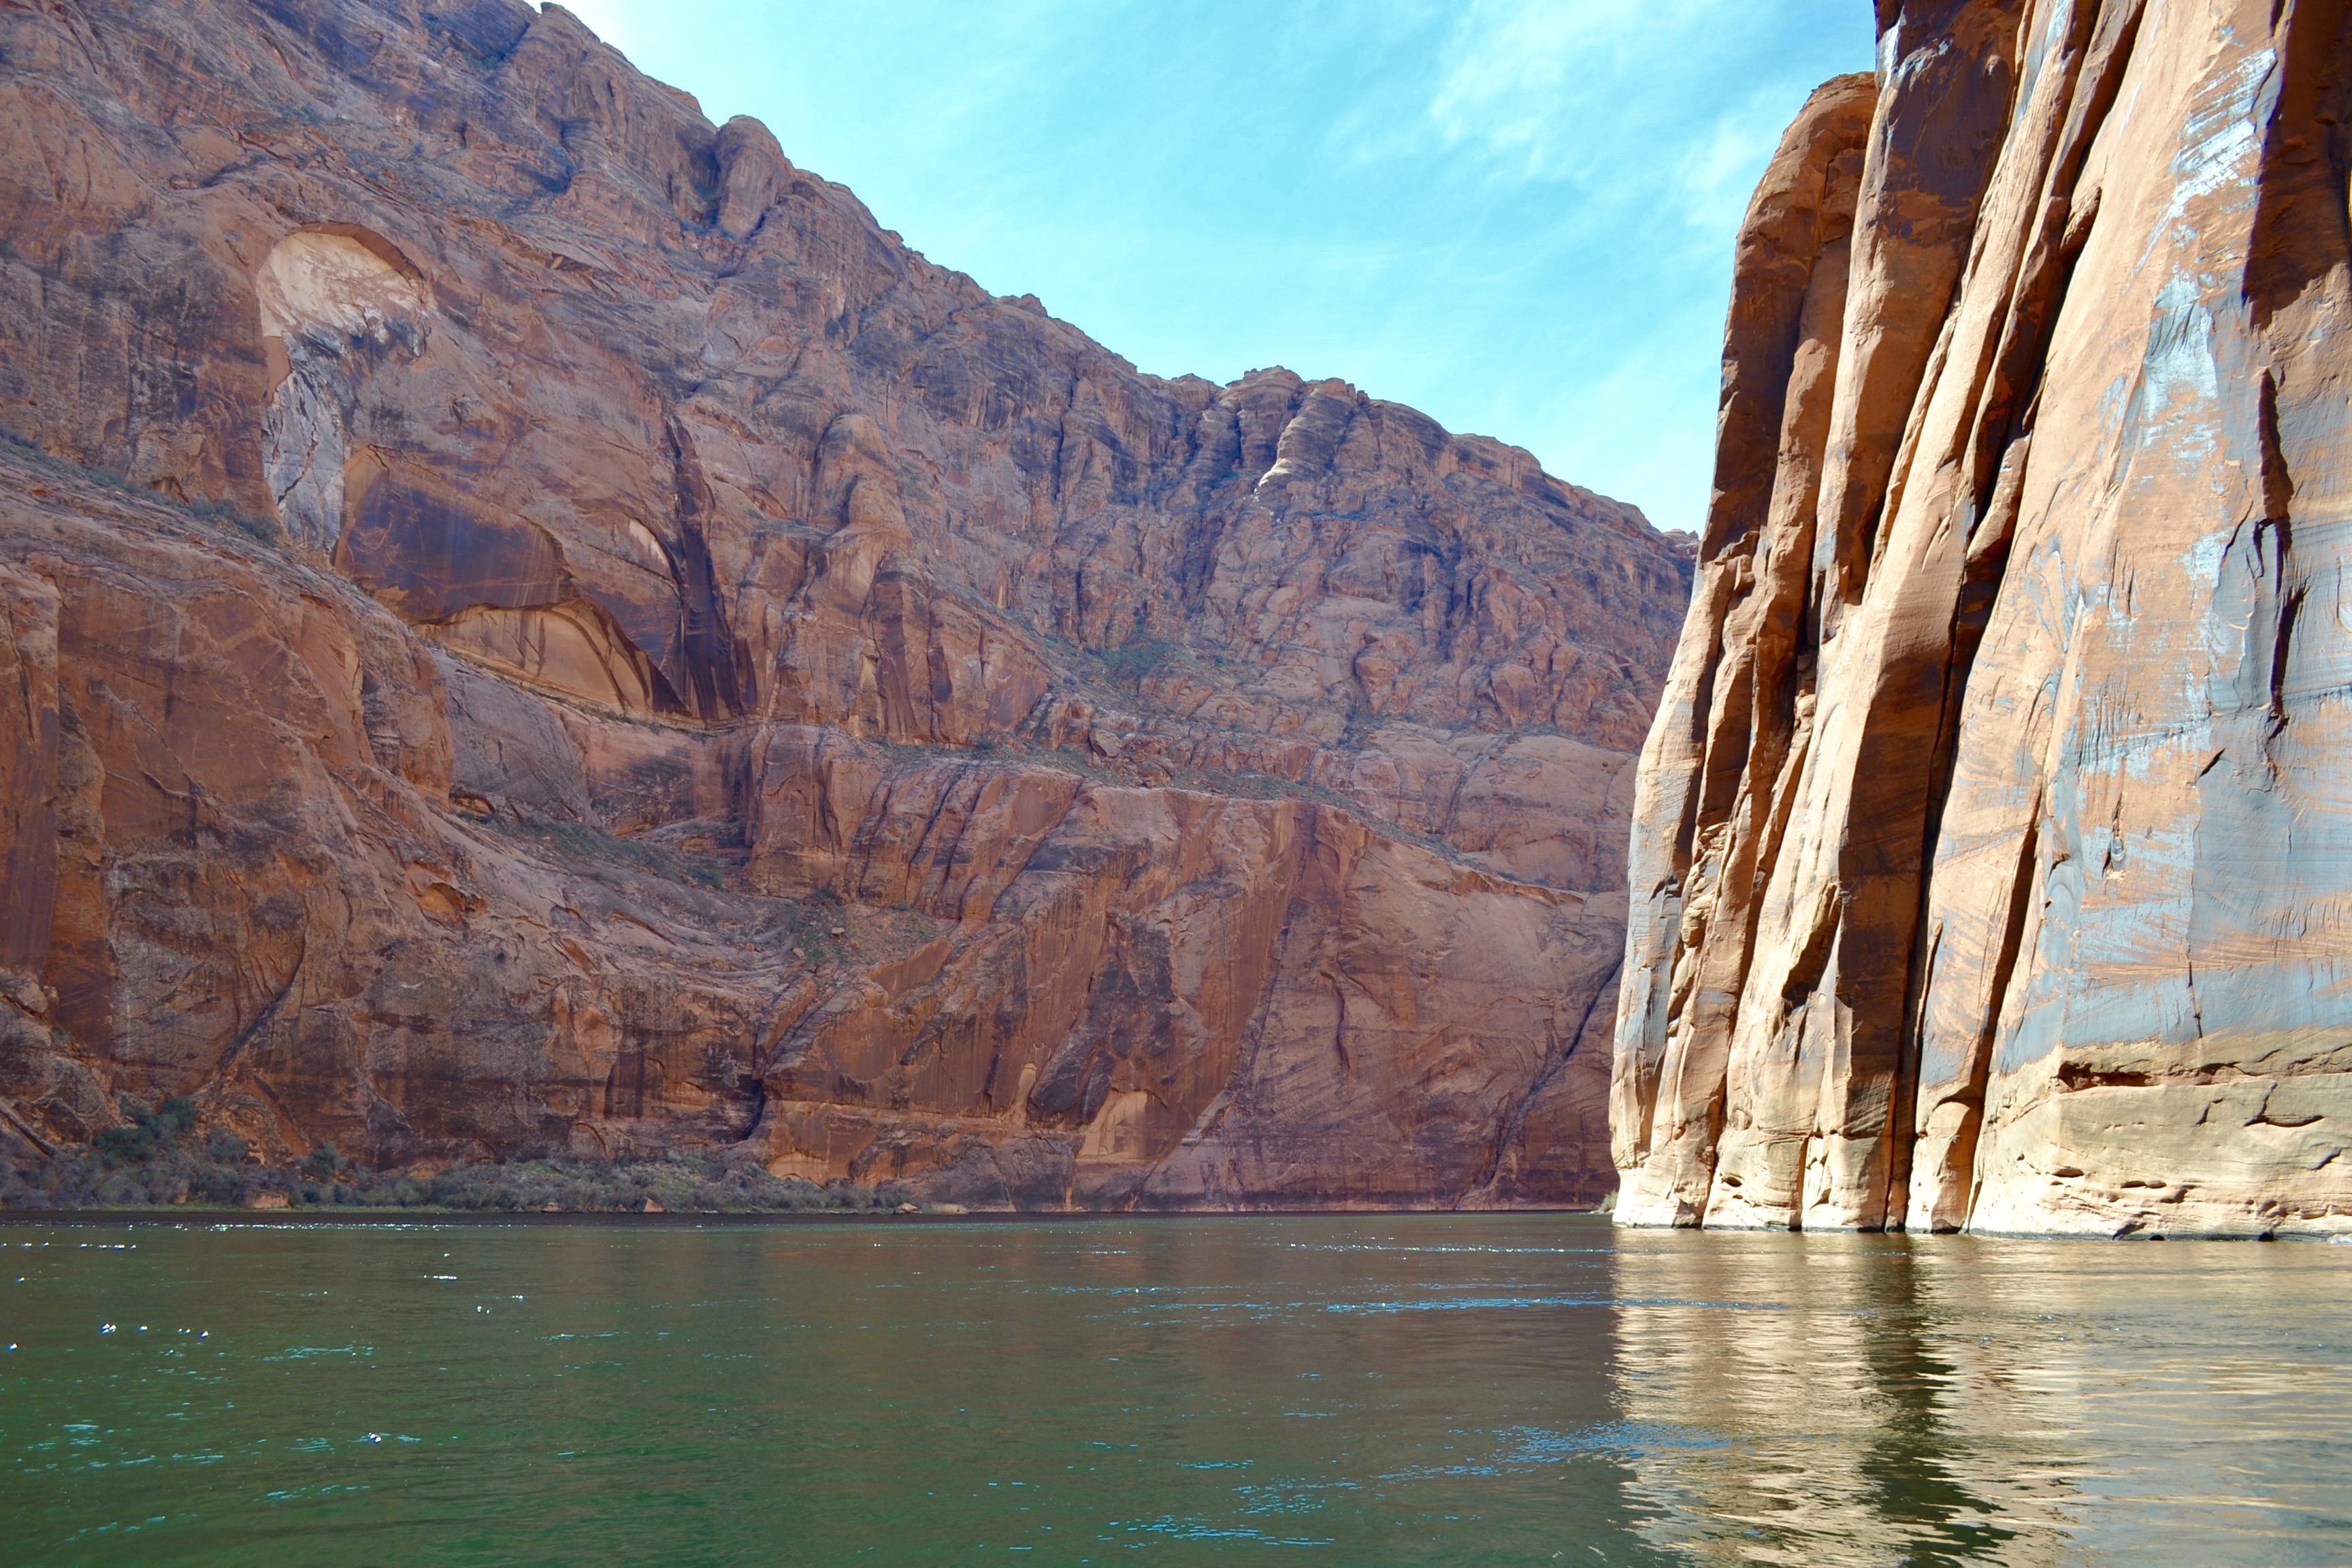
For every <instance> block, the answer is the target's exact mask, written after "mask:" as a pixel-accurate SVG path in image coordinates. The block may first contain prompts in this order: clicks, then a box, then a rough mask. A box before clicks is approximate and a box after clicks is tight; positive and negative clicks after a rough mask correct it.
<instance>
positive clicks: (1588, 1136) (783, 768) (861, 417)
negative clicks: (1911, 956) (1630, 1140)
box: [0, 0, 1689, 1206]
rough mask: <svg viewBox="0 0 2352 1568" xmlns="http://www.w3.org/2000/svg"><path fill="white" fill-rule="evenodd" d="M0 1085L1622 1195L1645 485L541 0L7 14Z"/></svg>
mask: <svg viewBox="0 0 2352 1568" xmlns="http://www.w3.org/2000/svg"><path fill="white" fill-rule="evenodd" d="M0 424H5V426H6V427H7V430H8V432H9V433H10V434H11V435H12V436H13V437H16V439H17V442H18V443H19V444H18V445H15V446H12V447H7V448H5V450H0V468H5V475H0V517H5V526H0V620H5V622H6V623H7V625H8V628H9V630H10V636H9V637H8V638H7V639H6V643H5V647H0V658H5V660H6V662H5V666H0V706H4V707H5V734H6V736H7V737H8V743H7V744H6V745H5V746H0V856H5V877H6V887H5V900H0V903H5V919H0V971H5V985H0V992H4V993H5V1001H0V1079H5V1081H0V1112H5V1117H0V1121H5V1126H0V1139H5V1138H11V1137H13V1138H17V1139H24V1140H29V1141H37V1142H47V1143H50V1144H70V1143H71V1142H75V1141H77V1140H79V1139H80V1138H83V1137H86V1136H88V1135H89V1133H90V1132H91V1131H94V1130H95V1129H97V1128H99V1127H101V1126H104V1125H107V1124H109V1123H110V1122H111V1121H113V1120H114V1119H116V1118H117V1117H118V1116H119V1115H120V1114H121V1098H122V1097H126V1096H136V1097H139V1098H142V1099H149V1100H152V1099H153V1098H155V1097H157V1096H161V1095H165V1094H188V1095H192V1096H194V1099H195V1100H196V1102H197V1104H198V1105H199V1107H200V1108H201V1109H202V1110H203V1112H204V1114H205V1117H206V1118H207V1119H208V1120H209V1121H213V1122H215V1123H217V1124H220V1125H223V1126H226V1127H228V1128H231V1129H233V1130H235V1131H238V1132H240V1133H242V1134H243V1135H245V1136H247V1137H248V1138H251V1139H254V1140H256V1141H257V1142H259V1143H260V1144H261V1145H262V1146H263V1147H265V1148H267V1149H268V1150H271V1151H273V1152H276V1153H278V1154H281V1155H282V1154H290V1153H299V1152H304V1151H306V1150H308V1149H310V1147H312V1146H313V1145H314V1144H316V1143H318V1142H322V1141H325V1140H327V1139H332V1140H333V1141H334V1142H336V1144H337V1145H338V1146H339V1148H340V1149H341V1150H342V1151H343V1152H346V1153H349V1154H354V1155H357V1156H359V1157H361V1158H363V1159H366V1160H369V1161H372V1162H373V1163H378V1164H402V1163H413V1162H427V1161H442V1160H450V1159H458V1158H467V1157H475V1156H479V1155H483V1154H506V1155H511V1154H517V1153H528V1152H542V1151H549V1150H557V1151H570V1152H580V1153H592V1154H593V1153H611V1154H621V1153H643V1152H649V1151H654V1150H658V1149H661V1148H665V1147H670V1146H676V1145H678V1144H690V1145H696V1146H703V1147H719V1146H723V1147H726V1148H729V1149H732V1150H736V1151H739V1152H740V1153H741V1154H742V1155H743V1157H746V1158H752V1159H756V1160H758V1161H759V1162H761V1163H763V1164H766V1165H767V1166H769V1167H770V1168H772V1169H773V1170H775V1171H777V1172H779V1173H801V1174H805V1175H810V1176H814V1177H818V1178H824V1177H831V1176H838V1175H850V1176H855V1177H858V1178H862V1179H879V1178H883V1177H892V1176H903V1177H908V1178H912V1179H915V1180H917V1181H919V1183H921V1184H924V1185H926V1187H927V1188H928V1190H929V1192H930V1193H931V1194H933V1195H935V1196H938V1197H941V1198H956V1199H960V1200H962V1201H965V1202H971V1203H983V1204H1006V1203H1017V1204H1022V1205H1051V1206H1058V1205H1065V1204H1074V1205H1106V1204H1126V1203H1141V1204H1157V1205H1235V1204H1261V1203H1264V1204H1343V1205H1344V1204H1416V1205H1429V1204H1456V1203H1469V1204H1480V1203H1493V1204H1502V1203H1517V1202H1574V1201H1580V1200H1591V1199H1597V1198H1598V1197H1599V1196H1600V1195H1601V1194H1602V1193H1604V1192H1606V1191H1607V1190H1608V1188H1609V1186H1610V1184H1612V1180H1613V1173H1612V1170H1611V1168H1610V1164H1609V1161H1608V1159H1607V1155H1606V1149H1605V1136H1606V1135H1605V1097H1606V1075H1607V1066H1606V1063H1607V1059H1608V1058H1607V1045H1606V1042H1607V1039H1608V1032H1609V1026H1610V1019H1611V1016H1612V1015H1611V1003H1612V999H1613V990H1614V984H1615V973H1616V969H1617V965H1618V963H1619V955H1620V952H1621V951H1622V949H1621V942H1622V921H1623V917H1624V895H1623V888H1624V869H1623V852H1622V824H1623V822H1624V820H1625V817H1626V815H1627V813H1628V811H1629V810H1630V805H1631V800H1632V795H1633V750H1634V748H1635V747H1636V746H1637V745H1638V744H1639V742H1640V739H1641V736H1642V735H1643V732H1644V731H1645V730H1646V727H1647V725H1648V723H1649V720H1650V716H1651V711H1652V704H1653V701H1654V696H1655V692H1656V690H1657V683H1658V681H1659V679H1661V678H1662V676H1663V673H1664V668H1665V665H1666V662H1667V659H1668V657H1669V654H1670V651H1671V647H1672V642H1673V636H1674V626H1675V622H1676V620H1677V618H1678V617H1679V616H1680V613H1681V607H1682V605H1683V603H1684V598H1685V593H1686V588H1687V581H1688V571H1689V568H1688V566H1687V563H1686V553H1685V552H1683V551H1682V550H1680V549H1678V548H1677V546H1676V545H1675V543H1674V542H1671V541H1669V540H1667V539H1664V538H1663V537H1661V536H1660V535H1658V534H1657V533H1656V532H1654V531H1653V530H1651V529H1650V528H1649V527H1648V525H1647V524H1646V523H1644V522H1643V521H1642V520H1641V518H1640V517H1639V516H1638V515H1637V514H1635V513H1634V512H1633V511H1632V510H1630V509H1627V508H1624V507H1622V506H1619V505H1617V504H1616V503H1614V502H1612V501H1609V500H1604V499H1602V498H1601V497H1598V496H1595V495H1592V494H1590V493H1589V492H1586V491H1583V490H1580V489H1575V488H1574V487H1572V486H1569V485H1565V484H1562V483H1560V482H1559V481H1557V480H1555V479H1551V478H1549V477H1548V476H1547V475H1545V474H1544V473H1543V472H1541V470H1540V469H1539V468H1538V467H1537V465H1536V464H1535V463H1534V461H1533V460H1532V459H1531V458H1528V456H1527V454H1525V453H1523V452H1520V451H1517V450H1515V449H1512V448H1509V447H1503V446H1501V445H1498V444H1496V443H1495V442H1492V441H1487V440H1483V439H1479V438H1475V437H1454V436H1451V435H1448V434H1447V433H1446V432H1444V430H1442V429H1440V428H1438V427H1437V426H1435V425H1434V424H1433V423H1432V422H1431V421H1430V420H1428V419H1426V418H1424V417H1423V416H1420V415H1417V414H1415V413H1413V412H1412V410H1410V409H1406V408H1402V407H1399V406H1397V405H1392V404H1385V403H1381V402H1378V401H1375V400H1373V399H1370V398H1368V397H1366V396H1364V395H1361V394H1360V393H1358V392H1357V391H1355V390H1354V389H1353V388H1351V387H1349V386H1347V385H1344V384H1340V383H1337V382H1313V383H1310V382H1304V381H1302V380H1301V379H1300V378H1298V377H1297V376H1295V375H1292V374H1289V373H1288V372H1286V371H1279V370H1273V371H1265V372H1260V373H1256V374H1252V375H1250V376H1249V377H1247V378H1245V379H1244V380H1243V381H1241V382H1238V383H1236V384H1233V385H1231V386H1224V387H1219V386H1214V385H1212V384H1208V383H1206V382H1202V381H1200V380H1197V379H1190V378H1188V379H1184V380H1179V381H1174V382H1168V381H1161V380H1158V379H1156V378H1153V377H1150V376H1146V375H1142V374H1138V373H1137V372H1136V371H1135V369H1134V368H1133V367H1132V366H1130V365H1129V364H1128V363H1125V362H1124V361H1122V360H1120V359H1118V358H1117V357H1116V356H1114V355H1112V354H1110V353H1107V352H1106V351H1104V350H1103V349H1102V348H1100V347H1098V346H1097V345H1096V344H1095V343H1093V342H1089V341H1088V340H1087V338H1086V337H1084V336H1083V335H1082V334H1080V333H1079V332H1077V331H1075V330H1073V329H1072V328H1070V327H1068V326H1066V325H1065V324H1063V323H1061V322H1058V321H1055V320H1053V319H1052V318H1051V317H1049V316H1048V315H1047V314H1046V313H1045V310H1043V308H1042V307H1040V306H1039V305H1038V304H1037V302H1036V301H1035V300H1028V299H1025V298H1024V299H1019V300H1004V299H998V298H995V297H993V296H991V295H990V294H988V293H987V292H985V291H984V290H982V289H980V288H978V287H977V286H976V285H974V284H973V283H972V282H971V279H966V278H963V277H961V276H960V275H957V274H954V273H951V272H948V271H945V270H942V269H940V268H937V267H934V266H932V265H930V264H929V263H928V262H927V261H925V260H924V259H923V258H920V257H919V256H917V255H914V254H913V253H911V252H909V251H908V250H907V249H906V248H905V247H903V246H902V245H901V244H899V242H898V238H897V237H896V236H894V235H891V234H888V233H886V232H883V231H881V230H879V229H877V227H876V226H875V225H874V223H873V221H872V219H871V218H870V217H869V216H868V215H867V214H866V212H865V210H864V209H863V208H862V207H861V206H860V205H858V204H857V202H856V200H855V198H853V197H852V196H851V195H849V193H848V192H846V191H845V190H843V189H841V188H840V187H838V186H835V185H830V184H825V183H824V181H822V180H820V179H817V178H815V177H814V176H813V175H810V174H806V173H804V172H803V171H800V170H798V169H795V168H794V167H793V165H792V164H791V163H789V162H788V161H787V160H786V159H785V157H784V156H783V154H782V152H781V150H780V149H779V148H778V147H777V146H776V144H775V142H774V141H773V139H772V137H770V136H769V135H768V133H767V132H765V131H764V130H763V129H762V128H761V127H760V126H759V125H758V124H756V123H754V122H751V121H733V122H731V123H730V124H728V125H726V126H723V127H718V128H714V127H712V126H711V125H710V124H709V122H708V121H705V120H704V119H703V118H702V117H701V115H700V114H699V113H698V110H696V108H695V106H694V105H693V103H692V102H691V100H687V99H686V98H685V97H684V96H683V95H681V94H678V93H677V92H674V91H672V90H670V89H667V88H664V87H662V86H660V85H659V84H657V83H655V82H652V81H649V80H647V79H645V78H643V77H641V76H639V75H637V74H636V73H635V72H634V71H633V70H631V69H630V68H628V66H627V65H626V63H625V61H623V60H622V59H621V58H619V57H618V56H617V55H615V54H614V53H613V52H611V51H610V50H608V49H606V48H605V47H603V46H601V45H600V44H598V43H597V42H596V41H595V40H594V39H593V37H591V36H590V35H589V34H588V33H587V32H586V31H585V30H584V29H583V27H582V26H580V25H579V24H578V23H577V22H576V21H574V20H573V19H572V17H571V16H568V15H567V14H566V13H564V12H563V11H562V10H561V9H560V8H558V7H555V6H550V7H548V8H546V9H545V11H544V12H541V11H537V10H534V9H531V8H530V7H528V6H524V5H520V4H516V3H513V0H425V3H424V4H421V5H420V4H419V3H418V0H194V3H188V0H177V3H173V4H168V5H166V4H163V3H161V0H155V3H146V0H138V3H128V4H114V5H104V6H94V7H93V6H82V5H70V4H59V5H51V4H43V5H32V6H22V5H20V6H11V7H6V8H5V9H0Z"/></svg>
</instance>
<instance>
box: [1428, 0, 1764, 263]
mask: <svg viewBox="0 0 2352 1568" xmlns="http://www.w3.org/2000/svg"><path fill="white" fill-rule="evenodd" d="M1758 20H1759V18H1758V15H1757V7H1756V6H1755V5H1753V4H1752V3H1751V0H1471V3H1470V4H1469V5H1466V6H1465V7H1464V8H1463V9H1462V10H1461V11H1460V12H1459V14H1458V15H1457V16H1455V17H1454V22H1453V25H1452V26H1451V27H1450V28H1449V29H1448V31H1447V35H1446V37H1445V41H1444V45H1443V47H1442V48H1441V50H1440V52H1439V56H1438V61H1437V67H1438V68H1437V73H1436V79H1435V81H1434V83H1433V86H1432V89H1431V90H1430V95H1429V101H1428V104H1427V107H1426V110H1425V114H1424V119H1425V123H1426V124H1427V125H1428V126H1429V127H1430V128H1431V129H1432V130H1433V131H1434V132H1435V133H1436V134H1437V136H1438V137H1439V138H1440V139H1441V140H1442V141H1443V142H1444V144H1445V145H1446V146H1448V147H1449V148H1452V149H1454V150H1455V151H1457V152H1460V153H1469V154H1472V155H1475V157H1477V158H1478V159H1480V160H1481V161H1482V162H1483V163H1485V164H1486V168H1487V173H1488V174H1489V176H1490V177H1491V178H1495V179H1497V180H1502V181H1513V182H1558V183H1565V184H1570V185H1573V186H1576V187H1579V188H1580V189H1581V190H1582V191H1583V192H1584V193H1585V194H1586V195H1589V196H1592V197H1597V198H1599V199H1601V200H1604V201H1606V200H1609V199H1611V198H1612V197H1613V198H1618V199H1622V200H1626V201H1630V202H1638V203H1640V204H1641V205H1644V206H1645V207H1648V208H1650V209H1652V210H1654V212H1655V213H1656V214H1657V215H1658V216H1670V217H1675V218H1679V219H1680V220H1681V221H1682V222H1684V223H1685V224H1686V225H1689V226H1692V227H1695V228H1697V229H1700V230H1703V231H1705V232H1706V233H1708V234H1710V235H1713V234H1716V233H1717V232H1719V231H1720V229H1721V228H1722V226H1723V225H1724V224H1725V222H1726V221H1727V220H1728V221H1731V222H1735V223H1736V222H1737V221H1738V215H1739V212H1740V210H1741V209H1742V207H1743V206H1744V205H1745V203H1746V199H1747V195H1748V188H1749V187H1750V186H1752V185H1753V184H1754V182H1755V179H1756V176H1757V174H1758V172H1759V170H1760V169H1761V168H1762V166H1763V164H1764V163H1766V162H1767V161H1768V160H1769V157H1770V156H1771V152H1772V149H1773V147H1774V145H1775V144H1776V143H1777V142H1778V141H1779V137H1780V127H1781V122H1782V121H1783V120H1784V119H1785V118H1786V115H1787V102H1786V100H1787V97H1788V92H1787V89H1786V84H1783V83H1780V82H1778V81H1770V80H1752V79H1751V80H1750V81H1748V83H1747V84H1745V86H1744V87H1743V88H1742V89H1736V90H1733V91H1730V92H1728V93H1727V92H1726V91H1725V87H1726V84H1727V82H1730V81H1735V80H1738V78H1739V77H1740V75H1741V74H1742V73H1741V71H1740V69H1739V68H1738V67H1739V63H1740V62H1742V61H1743V60H1751V59H1754V58H1757V57H1758V56H1759V55H1764V54H1767V53H1768V51H1764V50H1761V49H1759V48H1758V47H1757V42H1758V40H1757V38H1756V37H1755V35H1756V32H1757V22H1758Z"/></svg>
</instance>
